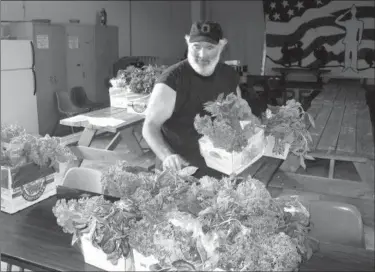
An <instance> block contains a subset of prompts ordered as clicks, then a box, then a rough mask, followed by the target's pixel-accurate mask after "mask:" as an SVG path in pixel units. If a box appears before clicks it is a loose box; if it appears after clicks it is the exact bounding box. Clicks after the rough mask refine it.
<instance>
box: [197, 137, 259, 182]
mask: <svg viewBox="0 0 375 272" xmlns="http://www.w3.org/2000/svg"><path fill="white" fill-rule="evenodd" d="M248 143H249V144H248V146H247V147H246V148H245V149H244V150H243V151H242V152H232V153H230V152H227V151H225V150H224V149H222V148H216V147H214V146H213V144H212V142H211V141H210V140H209V138H208V137H206V136H204V137H202V138H200V139H199V147H200V151H201V154H202V156H203V158H204V160H205V162H206V165H207V166H208V167H210V168H212V169H215V170H217V171H219V172H222V173H224V174H227V175H231V174H235V175H238V174H240V173H241V172H242V171H244V170H245V169H246V168H247V167H249V166H250V165H252V164H253V163H255V162H256V161H257V160H259V159H260V158H261V157H262V156H263V152H264V148H265V145H266V142H265V138H264V131H263V130H259V131H258V132H257V133H256V134H255V135H253V136H252V137H251V138H250V139H249V141H248Z"/></svg>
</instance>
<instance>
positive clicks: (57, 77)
mask: <svg viewBox="0 0 375 272" xmlns="http://www.w3.org/2000/svg"><path fill="white" fill-rule="evenodd" d="M9 32H10V33H9V34H10V35H11V36H12V38H15V39H17V40H32V41H33V45H34V46H33V48H34V71H35V82H36V88H35V90H36V97H37V111H38V124H39V134H40V135H45V134H47V133H48V134H51V133H52V132H53V129H54V127H55V124H56V123H57V122H58V120H59V113H58V110H57V101H56V97H55V91H58V90H66V88H67V86H66V58H65V56H66V54H65V47H64V39H65V35H64V34H65V31H64V26H62V25H58V24H49V23H36V22H12V23H10V24H9ZM14 87H15V88H17V84H16V83H15V85H14Z"/></svg>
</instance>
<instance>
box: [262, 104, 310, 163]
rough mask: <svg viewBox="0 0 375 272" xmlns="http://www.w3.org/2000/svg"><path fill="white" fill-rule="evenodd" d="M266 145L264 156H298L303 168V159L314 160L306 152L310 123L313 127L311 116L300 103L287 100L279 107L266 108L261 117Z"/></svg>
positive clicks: (308, 144)
mask: <svg viewBox="0 0 375 272" xmlns="http://www.w3.org/2000/svg"><path fill="white" fill-rule="evenodd" d="M262 124H263V126H264V132H265V136H266V137H267V142H268V143H267V146H266V149H265V153H264V156H270V157H276V158H280V159H284V160H285V159H286V157H287V156H288V155H289V154H293V155H295V156H297V157H298V158H299V162H300V165H301V166H302V167H303V168H305V167H306V164H305V159H308V160H314V158H313V157H312V156H310V155H309V154H308V153H309V151H310V146H311V144H312V137H311V134H310V132H309V130H308V129H309V127H310V125H311V126H312V127H315V123H314V119H313V117H312V116H311V115H310V114H309V113H307V112H305V111H304V109H303V107H302V105H301V103H299V102H296V101H295V100H294V99H291V100H288V101H287V102H286V104H285V105H283V106H281V107H274V108H273V109H272V110H271V109H267V110H266V112H265V114H264V115H263V118H262Z"/></svg>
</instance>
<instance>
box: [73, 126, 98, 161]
mask: <svg viewBox="0 0 375 272" xmlns="http://www.w3.org/2000/svg"><path fill="white" fill-rule="evenodd" d="M96 132H97V130H94V129H90V128H85V130H84V131H83V132H82V134H81V137H80V138H79V141H78V146H87V147H88V146H90V144H91V142H92V140H93V139H94V137H95V134H96ZM82 162H83V159H79V160H78V165H77V167H80V166H81V164H82Z"/></svg>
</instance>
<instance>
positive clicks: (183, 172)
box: [178, 166, 198, 177]
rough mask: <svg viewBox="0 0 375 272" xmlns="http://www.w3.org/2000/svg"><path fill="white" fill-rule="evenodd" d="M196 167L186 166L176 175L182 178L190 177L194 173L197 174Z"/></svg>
mask: <svg viewBox="0 0 375 272" xmlns="http://www.w3.org/2000/svg"><path fill="white" fill-rule="evenodd" d="M197 170H198V167H195V166H187V167H185V168H183V169H181V170H180V171H178V175H179V176H182V177H187V176H192V175H193V174H194V173H195V172H197Z"/></svg>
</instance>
